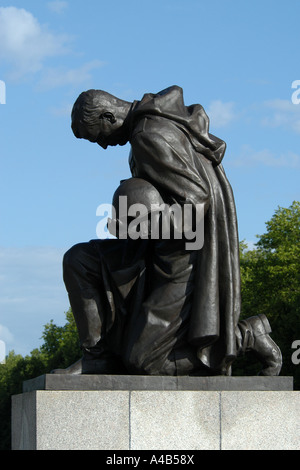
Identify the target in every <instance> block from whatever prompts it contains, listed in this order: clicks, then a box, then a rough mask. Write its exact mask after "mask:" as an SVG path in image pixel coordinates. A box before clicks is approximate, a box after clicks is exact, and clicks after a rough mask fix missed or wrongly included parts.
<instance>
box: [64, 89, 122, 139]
mask: <svg viewBox="0 0 300 470" xmlns="http://www.w3.org/2000/svg"><path fill="white" fill-rule="evenodd" d="M116 101H117V98H116V97H115V96H113V95H110V94H109V93H107V92H106V91H102V90H88V91H84V92H82V93H81V94H80V95H79V96H78V98H77V100H76V101H75V103H74V106H73V109H72V113H71V118H72V124H71V127H72V130H73V132H74V135H75V136H76V137H78V136H79V125H80V124H85V125H87V126H88V127H93V126H95V125H97V124H98V122H99V118H100V116H101V115H102V113H103V112H105V111H108V110H109V109H110V107H111V105H112V104H114V103H115V102H116Z"/></svg>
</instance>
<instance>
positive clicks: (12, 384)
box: [0, 202, 300, 450]
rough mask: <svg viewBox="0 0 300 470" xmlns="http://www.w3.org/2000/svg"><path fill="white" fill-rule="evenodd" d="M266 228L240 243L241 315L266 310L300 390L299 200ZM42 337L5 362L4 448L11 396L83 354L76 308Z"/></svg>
mask: <svg viewBox="0 0 300 470" xmlns="http://www.w3.org/2000/svg"><path fill="white" fill-rule="evenodd" d="M266 227H267V230H266V233H265V234H263V235H261V236H259V237H258V238H259V240H258V242H257V244H256V246H255V248H254V249H252V250H249V249H248V247H247V245H246V243H245V242H241V243H240V266H241V281H242V318H247V317H249V316H252V315H257V314H259V313H264V314H265V315H267V317H268V319H269V321H270V323H271V326H272V329H273V333H272V337H273V339H274V341H276V343H277V344H278V345H279V347H280V348H281V351H282V353H283V368H282V372H281V375H289V376H293V377H294V388H295V390H300V365H298V366H297V365H295V364H293V363H292V360H291V356H292V353H293V349H292V343H293V342H294V341H295V340H300V203H299V202H294V203H293V204H292V205H291V206H290V207H289V208H281V207H279V208H278V209H277V210H276V211H275V214H274V215H273V217H272V218H271V220H270V221H269V222H267V223H266ZM42 338H43V340H44V342H43V345H42V346H41V347H40V348H39V349H35V350H34V351H32V352H31V354H30V355H29V356H26V357H22V356H20V355H16V354H15V353H14V351H11V352H10V353H9V354H8V356H7V358H6V364H5V365H0V423H1V427H0V450H5V449H10V410H11V396H12V395H16V394H18V393H22V383H23V381H25V380H28V379H31V378H34V377H37V376H39V375H42V374H45V373H49V372H50V371H51V370H52V369H55V368H60V367H62V368H64V367H67V366H69V365H70V364H72V363H73V362H75V361H77V360H78V359H79V358H80V357H81V351H80V348H79V342H78V334H77V329H76V325H75V322H74V318H73V315H72V312H71V310H69V311H68V312H67V313H66V324H65V325H64V326H57V325H55V324H54V323H53V321H51V322H50V323H48V324H47V325H45V327H44V331H43V335H42ZM257 372H258V369H257V366H256V365H255V364H254V363H253V362H252V358H251V357H246V358H245V359H243V360H240V361H237V364H236V366H235V368H234V369H233V374H234V375H243V374H244V375H252V374H256V373H257Z"/></svg>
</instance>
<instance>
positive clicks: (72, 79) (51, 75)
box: [39, 60, 103, 89]
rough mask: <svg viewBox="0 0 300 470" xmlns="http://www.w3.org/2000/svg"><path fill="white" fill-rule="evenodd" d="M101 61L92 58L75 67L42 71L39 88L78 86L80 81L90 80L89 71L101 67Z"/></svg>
mask: <svg viewBox="0 0 300 470" xmlns="http://www.w3.org/2000/svg"><path fill="white" fill-rule="evenodd" d="M102 65H103V63H102V62H101V61H100V60H93V61H91V62H88V63H86V64H83V65H81V66H80V67H77V68H75V69H69V70H68V69H65V68H63V67H62V68H52V69H47V70H45V72H44V76H43V78H42V79H41V80H40V83H39V88H40V89H51V88H57V87H61V86H70V85H71V86H78V85H80V84H82V83H87V82H89V81H90V79H91V77H92V75H91V71H92V70H94V69H97V68H99V67H101V66H102Z"/></svg>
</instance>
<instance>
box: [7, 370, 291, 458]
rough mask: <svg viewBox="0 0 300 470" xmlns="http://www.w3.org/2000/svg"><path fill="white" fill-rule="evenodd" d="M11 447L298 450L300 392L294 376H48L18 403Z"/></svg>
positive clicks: (28, 387) (14, 406) (26, 387)
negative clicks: (294, 384)
mask: <svg viewBox="0 0 300 470" xmlns="http://www.w3.org/2000/svg"><path fill="white" fill-rule="evenodd" d="M251 384H252V386H251ZM242 387H244V389H243V388H242ZM251 387H252V388H251ZM12 448H13V450H18V449H20V450H21V449H34V450H72V449H74V450H75V449H76V450H80V449H85V450H101V449H102V450H115V451H118V450H119V451H122V450H127V451H128V450H131V451H138V450H155V451H157V450H182V449H184V450H225V449H228V450H230V449H233V450H239V449H243V450H244V449H257V450H264V449H272V450H275V449H290V450H296V449H298V450H299V449H300V392H295V391H293V386H292V379H291V378H289V377H139V376H77V377H76V376H73V377H72V376H58V375H46V376H41V377H39V378H37V379H34V380H32V381H28V382H25V383H24V393H22V394H20V395H16V396H14V397H13V398H12Z"/></svg>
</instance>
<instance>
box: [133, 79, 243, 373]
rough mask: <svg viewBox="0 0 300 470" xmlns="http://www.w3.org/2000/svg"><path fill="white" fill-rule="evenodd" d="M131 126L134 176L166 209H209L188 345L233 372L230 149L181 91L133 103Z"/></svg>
mask: <svg viewBox="0 0 300 470" xmlns="http://www.w3.org/2000/svg"><path fill="white" fill-rule="evenodd" d="M129 125H130V128H131V137H130V143H131V148H132V151H131V155H130V161H129V163H130V168H131V171H132V175H133V176H135V177H140V178H144V179H145V180H147V181H149V182H150V183H152V184H153V185H154V186H155V187H156V188H157V189H158V190H159V191H160V193H161V194H162V196H163V197H164V199H165V202H167V203H169V204H172V203H174V202H177V203H178V204H181V205H184V204H186V203H187V204H193V205H196V204H197V203H203V204H204V207H205V219H204V246H203V248H202V249H201V250H199V252H198V253H197V261H196V264H197V266H196V280H195V292H194V297H193V304H192V312H191V317H190V323H189V333H188V340H189V342H190V343H191V344H192V345H194V346H196V348H197V351H198V358H199V359H200V360H201V362H202V363H203V364H204V365H205V366H207V367H209V368H211V369H212V370H213V371H214V372H216V373H220V374H228V373H230V365H231V363H232V362H233V360H234V359H235V357H236V337H235V329H236V326H237V323H238V320H239V315H240V305H241V299H240V270H239V240H238V230H237V217H236V209H235V203H234V197H233V193H232V189H231V186H230V184H229V182H228V180H227V178H226V175H225V172H224V169H223V167H222V164H221V161H222V159H223V156H224V153H225V148H226V145H225V143H224V142H223V141H222V140H220V139H218V138H217V137H215V136H213V135H211V134H210V133H209V119H208V117H207V115H206V113H205V111H204V110H203V108H202V106H200V105H198V104H197V105H192V106H188V107H187V106H185V105H184V101H183V91H182V89H181V88H180V87H177V86H172V87H170V88H167V89H166V90H163V91H162V92H160V93H158V94H146V95H144V97H143V99H142V100H141V101H139V102H138V101H136V102H134V104H133V107H132V111H131V113H130V117H129Z"/></svg>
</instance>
